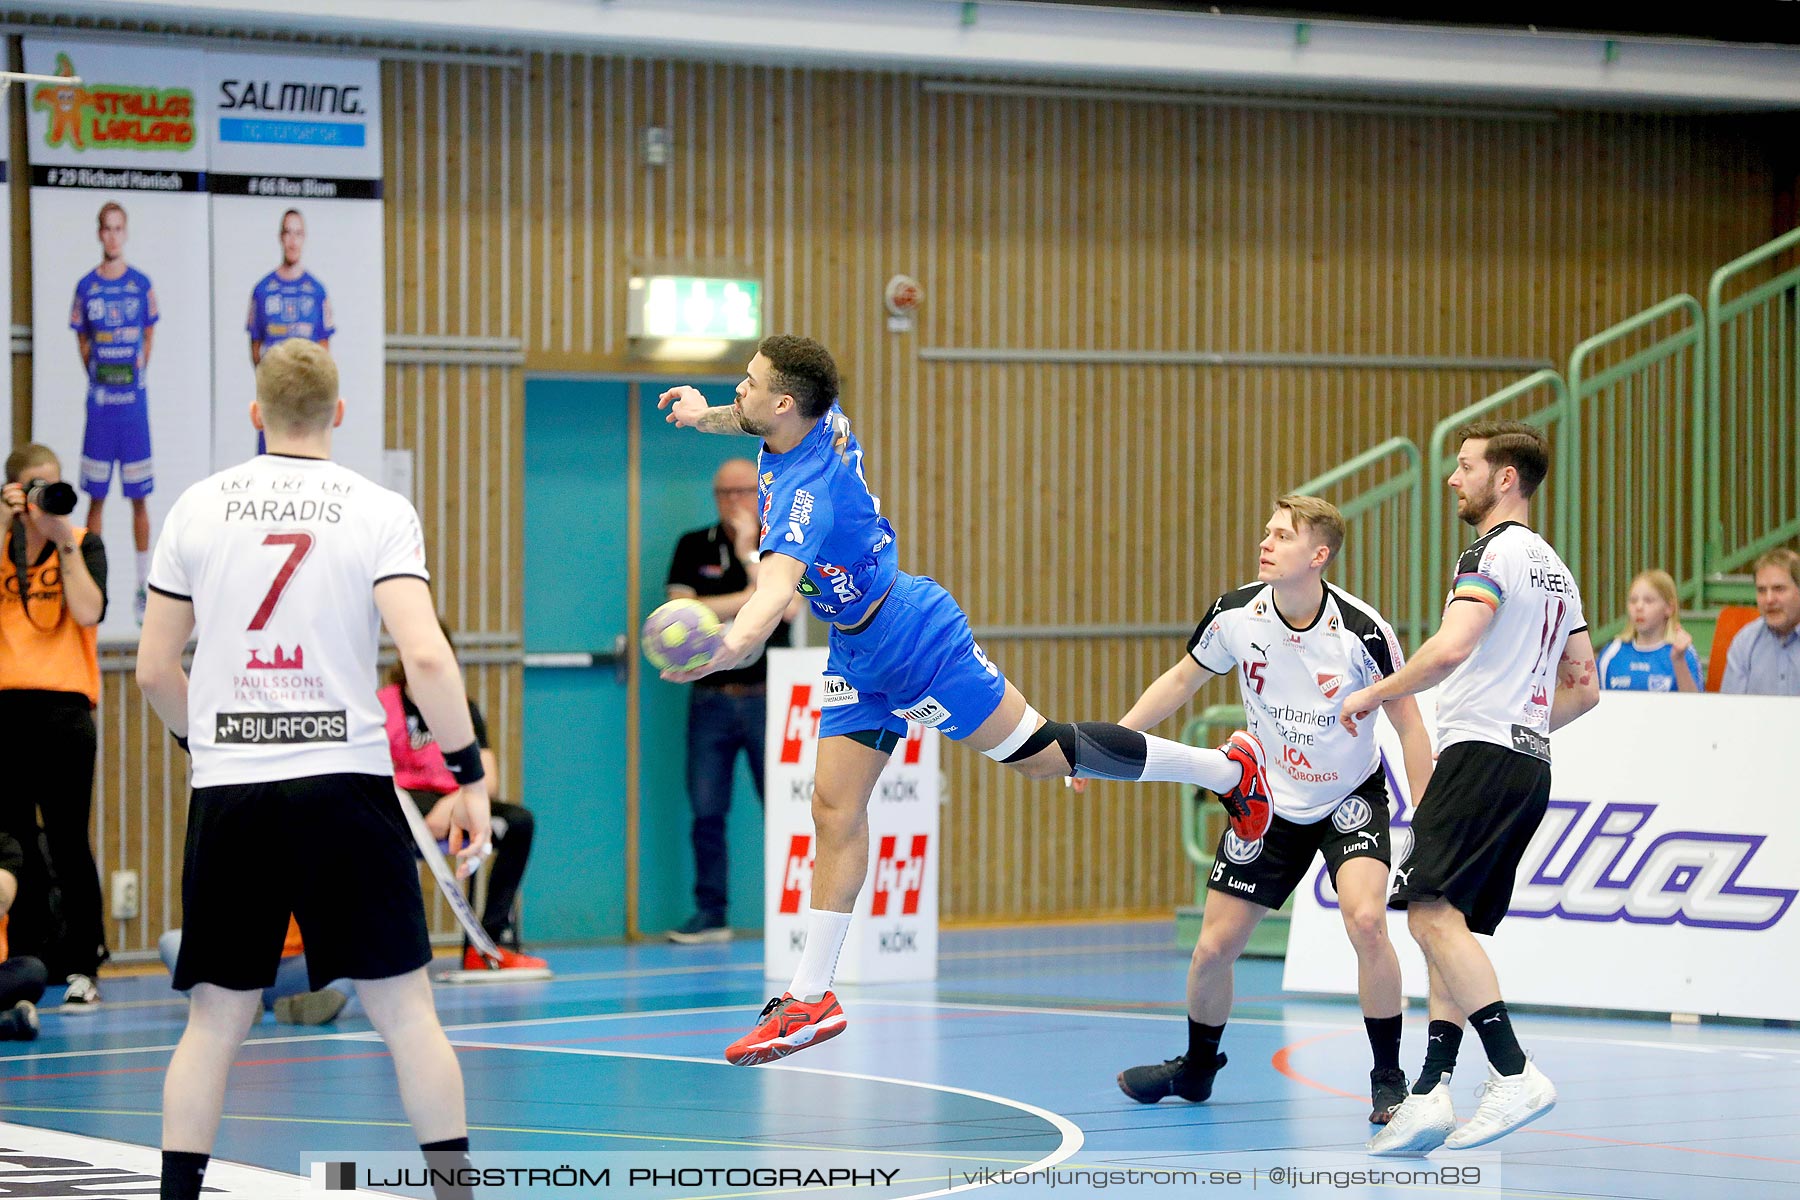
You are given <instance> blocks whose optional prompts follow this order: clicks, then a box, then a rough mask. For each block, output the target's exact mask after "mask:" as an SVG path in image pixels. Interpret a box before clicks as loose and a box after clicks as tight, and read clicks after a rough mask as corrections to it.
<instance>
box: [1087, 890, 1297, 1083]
mask: <svg viewBox="0 0 1800 1200" xmlns="http://www.w3.org/2000/svg"><path fill="white" fill-rule="evenodd" d="M1268 911H1269V910H1268V909H1266V908H1264V907H1263V906H1262V905H1260V904H1252V903H1251V902H1250V901H1248V900H1244V899H1241V898H1239V897H1237V896H1232V895H1228V894H1226V893H1224V892H1210V893H1208V895H1207V897H1206V915H1205V916H1204V917H1202V918H1201V921H1200V937H1199V940H1198V941H1196V942H1195V943H1194V957H1193V958H1192V959H1190V960H1189V962H1188V976H1187V1030H1188V1048H1187V1053H1186V1054H1180V1055H1177V1056H1176V1057H1174V1058H1171V1059H1169V1060H1168V1061H1167V1062H1161V1063H1151V1064H1147V1065H1145V1066H1141V1067H1131V1068H1129V1069H1127V1070H1125V1071H1121V1072H1120V1073H1119V1090H1120V1091H1122V1092H1124V1093H1125V1094H1126V1095H1127V1096H1130V1097H1131V1098H1132V1099H1133V1100H1136V1101H1137V1102H1138V1103H1140V1104H1155V1103H1156V1102H1157V1101H1158V1100H1161V1099H1162V1098H1163V1097H1165V1096H1180V1097H1181V1098H1182V1099H1183V1100H1192V1101H1195V1102H1196V1103H1198V1102H1199V1101H1202V1100H1205V1099H1207V1098H1208V1097H1210V1096H1211V1095H1212V1086H1213V1076H1215V1075H1217V1074H1218V1073H1219V1068H1221V1067H1223V1066H1224V1065H1225V1061H1226V1056H1225V1055H1223V1054H1220V1053H1219V1039H1220V1038H1222V1037H1223V1036H1224V1034H1225V1022H1226V1021H1227V1020H1229V1019H1230V1017H1231V998H1232V990H1233V989H1232V982H1233V981H1232V970H1233V968H1234V967H1235V966H1236V965H1237V960H1238V958H1239V956H1240V955H1242V954H1243V953H1244V947H1245V946H1247V945H1249V943H1250V935H1251V934H1252V933H1254V932H1255V931H1256V926H1257V923H1258V922H1260V921H1261V920H1262V919H1263V917H1264V916H1265V915H1266V914H1267V913H1268Z"/></svg>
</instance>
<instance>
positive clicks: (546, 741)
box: [522, 376, 762, 943]
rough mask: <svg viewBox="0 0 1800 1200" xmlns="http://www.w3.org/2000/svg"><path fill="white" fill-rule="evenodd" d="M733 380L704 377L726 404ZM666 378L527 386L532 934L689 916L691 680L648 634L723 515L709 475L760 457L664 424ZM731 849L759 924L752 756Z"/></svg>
mask: <svg viewBox="0 0 1800 1200" xmlns="http://www.w3.org/2000/svg"><path fill="white" fill-rule="evenodd" d="M684 382H686V381H684ZM735 384H736V380H735V379H733V380H731V381H729V382H725V381H714V382H711V383H702V384H700V385H699V386H700V387H701V390H702V391H703V392H705V393H706V396H707V398H708V399H709V400H711V401H712V402H713V403H715V404H720V403H726V402H728V401H729V400H730V399H731V391H732V388H733V387H734V386H735ZM668 386H670V385H669V383H668V382H667V381H663V380H653V379H649V378H645V379H641V380H630V379H594V378H568V377H560V376H554V377H553V376H546V377H537V378H530V379H528V380H527V381H526V384H525V552H524V571H525V578H524V592H525V627H524V639H525V653H526V667H525V672H524V674H525V700H524V729H523V730H522V733H523V738H522V744H523V753H524V764H523V765H524V772H525V780H524V786H525V802H526V803H527V804H529V805H530V806H531V808H532V810H533V812H534V814H535V815H536V820H537V829H538V836H537V840H536V844H535V846H534V849H533V852H532V863H531V868H530V871H529V872H528V873H527V875H526V877H525V926H526V933H527V935H528V936H529V938H530V939H531V941H532V942H534V943H547V942H572V941H594V940H609V939H618V938H623V937H626V936H628V935H629V934H631V933H633V932H642V933H643V934H645V935H648V936H660V935H661V933H662V932H663V931H664V930H666V929H668V928H670V927H672V926H675V925H678V924H680V923H681V922H682V921H684V920H685V919H686V918H687V916H688V915H689V914H690V913H691V912H692V911H693V908H694V897H693V887H694V866H693V853H692V850H691V848H690V843H689V840H688V830H689V824H690V816H689V808H688V800H687V790H686V786H687V785H686V779H687V702H688V689H687V688H685V687H678V686H675V685H672V684H667V683H664V682H662V680H661V679H659V678H657V676H656V673H655V672H654V671H653V670H651V669H650V667H649V665H648V664H647V663H645V662H644V660H643V657H642V655H641V653H640V652H639V651H638V648H637V641H638V629H639V627H640V626H641V625H642V623H643V619H644V617H645V616H646V615H648V614H649V612H650V611H651V610H652V609H653V608H655V607H656V606H657V605H658V604H661V603H662V601H663V598H664V590H663V589H664V581H665V580H666V579H667V577H668V570H669V559H670V557H671V555H672V554H673V553H674V549H675V542H676V540H677V539H678V538H679V537H680V536H681V535H682V534H683V533H684V532H686V531H688V530H690V529H699V528H703V527H705V526H708V525H711V524H712V523H714V522H715V521H717V520H718V509H717V507H716V506H715V504H714V502H713V497H712V476H713V472H714V471H715V470H716V469H717V468H718V466H719V464H720V463H721V462H723V461H725V460H726V459H727V458H734V457H740V456H741V457H746V458H754V457H755V456H756V449H757V443H756V442H755V441H754V440H752V439H750V438H744V437H718V436H709V435H706V434H699V433H696V432H694V431H693V430H691V429H690V430H677V429H675V428H674V427H673V426H670V425H668V424H666V423H665V422H664V420H663V414H662V413H660V412H658V411H657V409H656V396H657V395H658V393H660V392H661V391H662V390H663V389H664V388H665V387H668ZM621 637H622V638H623V642H622V643H621V642H620V639H621ZM619 645H622V646H623V651H624V653H623V655H622V656H621V658H620V659H619V660H618V661H617V662H614V661H613V659H612V654H613V652H614V649H615V647H616V646H619ZM588 655H591V656H593V657H592V665H584V664H585V663H586V662H587V661H588V660H587V659H586V658H585V657H584V656H588ZM727 841H728V845H729V846H730V848H731V910H730V913H729V919H730V921H731V923H732V925H734V926H736V927H738V928H752V929H753V928H757V927H760V926H761V924H762V811H761V808H760V807H759V806H758V805H757V803H756V795H755V792H754V791H753V790H752V787H751V781H750V775H749V771H748V770H747V769H746V768H745V766H744V765H743V761H742V759H741V758H740V760H739V764H738V767H737V779H736V782H735V786H734V795H733V803H732V809H731V817H730V821H729V825H728V829H727Z"/></svg>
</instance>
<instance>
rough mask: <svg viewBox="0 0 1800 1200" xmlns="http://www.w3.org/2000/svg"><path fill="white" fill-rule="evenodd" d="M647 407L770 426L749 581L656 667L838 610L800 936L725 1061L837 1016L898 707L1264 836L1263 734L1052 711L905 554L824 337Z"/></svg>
mask: <svg viewBox="0 0 1800 1200" xmlns="http://www.w3.org/2000/svg"><path fill="white" fill-rule="evenodd" d="M657 407H658V408H666V409H668V418H667V419H668V421H669V422H670V423H671V424H674V425H677V426H680V427H682V428H693V429H699V430H701V431H702V432H705V433H735V434H749V435H751V436H753V437H759V438H761V439H762V443H763V444H762V452H761V454H760V455H759V457H758V462H757V483H758V500H759V502H760V505H761V513H762V529H761V541H760V543H759V547H758V555H759V561H760V567H759V572H758V575H757V580H756V591H755V594H754V595H753V596H752V597H751V598H750V600H749V601H748V602H747V603H745V605H744V607H743V608H742V609H741V610H740V611H739V612H738V615H737V620H736V621H735V622H734V623H733V624H732V626H731V628H730V630H729V631H728V632H727V634H726V636H725V639H724V641H723V642H722V643H721V645H720V647H719V650H718V652H717V653H716V654H715V655H714V656H713V658H712V660H711V661H710V662H708V663H707V664H706V665H705V666H703V667H699V668H696V669H694V670H690V671H664V672H663V678H664V679H667V680H670V681H671V682H676V683H687V682H690V681H692V680H695V679H698V678H700V677H701V676H703V675H709V674H711V673H713V672H714V671H723V670H728V669H730V668H732V667H734V666H737V665H738V664H739V663H742V662H744V661H745V660H747V659H749V658H750V657H751V656H752V655H754V654H756V653H759V652H760V651H761V648H762V645H763V642H764V640H765V639H767V638H768V636H769V635H770V634H771V633H772V632H773V631H774V629H775V626H776V624H777V623H778V622H779V621H780V620H781V617H782V613H783V612H784V610H785V609H786V608H787V604H788V600H789V598H790V597H791V596H793V594H794V593H795V592H796V591H797V592H799V593H800V595H801V596H803V597H805V598H806V600H807V601H808V602H810V603H811V605H812V607H813V611H814V612H815V613H816V614H817V615H818V616H819V618H820V619H821V620H824V621H826V622H829V623H830V625H831V633H830V647H831V649H830V655H829V658H828V660H827V663H826V667H825V700H824V702H823V704H822V706H821V712H820V717H819V759H818V766H817V770H816V772H815V774H814V780H813V797H812V816H813V824H814V828H815V831H816V834H817V837H818V850H817V854H816V856H815V859H814V864H813V875H812V899H811V904H812V907H811V908H810V909H808V911H807V923H806V948H805V950H804V951H803V952H802V954H801V958H800V965H799V968H798V969H797V970H796V971H795V973H794V978H793V982H792V984H791V985H790V986H789V988H788V990H787V991H786V992H785V993H784V994H783V995H780V996H777V997H775V998H774V999H772V1000H770V1001H769V1003H768V1004H767V1005H766V1006H765V1007H764V1008H763V1010H762V1013H761V1015H760V1016H759V1017H758V1018H757V1020H756V1024H755V1027H754V1028H752V1029H751V1031H750V1032H749V1033H748V1034H746V1035H745V1036H744V1037H742V1038H740V1039H738V1040H737V1041H736V1042H733V1043H732V1044H731V1046H730V1047H728V1048H727V1049H726V1051H725V1058H726V1060H727V1061H728V1062H732V1063H737V1064H744V1065H748V1064H754V1063H763V1062H770V1061H773V1060H774V1059H778V1058H782V1057H784V1056H786V1055H788V1054H792V1053H793V1052H794V1051H796V1050H800V1049H804V1048H805V1047H807V1046H809V1045H814V1044H816V1043H818V1042H822V1041H825V1040H826V1039H828V1038H831V1037H835V1036H836V1035H837V1034H838V1033H840V1032H842V1031H843V1028H844V1024H845V1020H844V1012H843V1009H842V1007H841V1006H840V1005H839V1004H838V1000H837V997H836V996H835V995H834V994H833V993H832V991H831V982H832V974H833V972H834V971H835V970H836V967H837V958H838V953H839V951H840V950H841V949H842V947H843V944H844V935H845V933H846V932H847V931H848V930H849V927H850V914H851V910H852V908H853V907H854V906H855V904H856V896H857V893H858V892H860V891H861V890H862V886H863V881H864V878H865V877H866V876H867V874H868V867H869V823H868V805H869V796H870V794H871V793H872V792H873V791H874V788H875V782H876V778H877V777H878V776H879V775H880V774H881V771H882V768H883V767H884V766H886V765H887V760H888V755H889V754H890V753H892V751H893V748H894V746H895V744H896V743H897V742H899V741H900V739H901V738H903V737H905V736H906V727H907V724H908V722H912V723H915V724H918V725H923V726H927V727H929V728H933V729H936V730H937V731H938V732H939V733H942V734H944V735H945V736H946V737H949V738H951V739H952V740H954V741H959V742H964V743H967V744H968V745H969V746H970V747H972V748H974V749H976V750H979V751H980V752H981V753H983V754H985V755H987V756H988V757H989V758H992V759H994V760H995V761H996V762H1002V763H1005V764H1006V765H1007V766H1010V767H1012V768H1013V769H1014V770H1016V771H1019V772H1020V773H1021V774H1023V775H1025V776H1027V777H1028V778H1031V779H1055V778H1057V777H1059V776H1074V777H1076V778H1085V779H1127V780H1139V781H1143V782H1171V783H1189V784H1197V785H1199V786H1201V787H1205V788H1208V789H1210V790H1212V791H1214V792H1216V793H1218V794H1219V795H1220V796H1221V797H1223V798H1224V802H1225V807H1226V809H1227V811H1228V812H1229V813H1230V814H1231V818H1232V826H1233V828H1234V829H1236V830H1237V831H1238V834H1239V836H1241V837H1243V838H1245V839H1246V840H1251V841H1254V840H1255V839H1257V838H1259V837H1261V836H1262V834H1263V832H1264V830H1265V829H1266V828H1267V826H1268V824H1269V816H1270V810H1269V784H1268V778H1267V777H1266V776H1265V775H1264V773H1263V761H1262V752H1261V747H1260V746H1258V745H1257V743H1256V741H1255V739H1253V738H1251V737H1250V736H1249V735H1248V734H1243V733H1238V734H1233V735H1232V740H1231V741H1230V742H1228V743H1227V744H1226V745H1225V747H1223V748H1222V749H1219V750H1204V749H1200V748H1197V747H1193V746H1185V745H1182V744H1180V743H1178V742H1171V741H1167V740H1165V739H1163V738H1158V737H1152V736H1150V735H1148V734H1144V733H1139V732H1137V731H1136V730H1132V729H1126V728H1125V727H1124V726H1121V725H1108V724H1102V723H1099V722H1083V723H1080V724H1065V723H1063V722H1060V721H1047V720H1045V719H1044V718H1043V717H1042V716H1040V715H1039V714H1038V713H1037V711H1036V710H1035V709H1033V708H1032V707H1031V706H1030V705H1029V704H1027V703H1026V702H1025V697H1024V696H1023V695H1021V694H1020V692H1019V689H1018V688H1016V687H1014V686H1013V685H1012V684H1011V683H1008V682H1007V680H1006V677H1005V676H1004V675H1002V674H1001V673H1000V670H999V668H998V667H997V666H995V665H994V664H993V663H991V662H989V661H988V658H987V656H986V655H985V654H983V653H982V651H981V647H979V646H977V645H976V644H975V638H974V635H973V634H972V633H971V632H970V629H969V621H968V618H967V617H965V616H964V615H963V611H962V609H961V608H959V607H957V603H956V601H955V599H954V598H952V597H951V595H950V593H949V592H947V591H945V590H944V589H943V587H941V586H940V585H939V584H938V583H936V582H935V581H934V580H931V579H929V578H926V577H925V576H922V575H909V574H907V573H906V572H905V571H902V570H900V567H899V551H898V547H897V545H896V543H895V537H894V527H893V526H892V525H890V524H889V523H888V520H887V518H886V517H883V516H882V515H881V502H880V501H879V500H878V499H876V497H875V496H874V495H873V494H872V493H871V492H870V490H869V485H868V482H867V480H866V479H865V477H864V474H863V451H862V447H861V446H860V445H859V444H858V443H857V440H856V435H855V434H854V433H852V432H851V429H850V419H849V418H848V417H847V416H845V415H844V410H843V409H842V408H840V407H839V406H838V373H837V366H836V365H835V364H834V363H833V362H832V359H831V355H830V354H829V353H827V352H826V350H825V347H823V346H821V345H820V344H819V343H818V342H815V341H813V340H812V339H810V338H804V337H794V336H789V335H777V336H774V337H769V338H765V339H763V342H762V344H761V346H759V347H758V350H757V353H756V356H755V357H754V358H752V359H751V360H750V365H749V367H748V368H747V369H746V371H745V376H744V379H743V382H741V383H739V384H738V386H737V399H736V401H735V402H734V403H732V404H730V405H721V406H718V407H710V406H708V404H707V403H706V398H705V397H704V396H702V395H701V394H700V393H699V392H698V391H696V390H695V389H693V388H691V387H677V388H671V389H670V390H669V391H666V392H664V393H663V394H662V396H661V398H660V399H659V400H658V402H657Z"/></svg>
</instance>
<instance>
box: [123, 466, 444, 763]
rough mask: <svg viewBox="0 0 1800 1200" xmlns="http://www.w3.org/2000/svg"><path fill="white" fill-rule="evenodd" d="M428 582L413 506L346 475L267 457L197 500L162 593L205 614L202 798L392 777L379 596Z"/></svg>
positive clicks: (194, 698) (198, 735)
mask: <svg viewBox="0 0 1800 1200" xmlns="http://www.w3.org/2000/svg"><path fill="white" fill-rule="evenodd" d="M401 575H411V576H416V577H418V578H420V579H429V578H430V576H429V575H428V574H427V572H426V570H425V545H424V538H423V535H422V534H421V532H420V529H419V517H418V514H417V513H415V512H414V511H413V507H412V505H411V504H410V503H408V502H407V500H406V499H405V498H404V497H402V496H400V495H398V494H397V493H395V492H391V491H389V490H387V489H386V488H384V487H381V486H380V485H378V484H374V483H371V482H370V481H369V480H367V479H364V478H363V477H362V476H361V475H358V474H357V473H356V472H354V471H352V470H350V469H348V468H346V467H342V466H339V465H338V464H336V463H333V462H327V461H325V460H323V459H314V458H293V457H288V456H285V455H275V454H265V455H262V456H260V457H257V458H253V459H251V460H250V461H249V462H246V463H244V464H242V465H240V466H236V467H232V468H231V469H229V470H226V471H221V472H219V473H218V474H216V475H213V476H211V477H210V478H207V479H203V480H201V481H200V482H199V483H196V484H195V485H194V486H192V487H190V488H189V489H187V491H185V492H183V493H182V494H181V498H180V499H179V500H177V501H176V502H175V506H174V508H172V509H171V510H170V512H169V515H168V517H167V518H166V519H165V520H164V522H163V529H162V535H161V536H160V537H159V538H158V539H157V542H156V553H155V557H154V559H153V561H152V563H151V567H150V580H149V584H150V587H151V588H153V589H154V590H156V591H158V592H161V593H163V594H164V595H167V596H172V597H175V598H176V599H181V600H189V601H192V603H193V605H194V622H195V628H196V635H197V637H198V646H197V648H196V649H195V651H194V666H193V670H192V671H191V672H190V676H189V683H188V741H189V745H190V747H191V748H192V751H193V756H194V786H195V787H216V786H220V785H224V784H237V783H266V782H270V781H273V780H279V779H298V778H303V777H305V776H309V775H328V774H338V773H355V774H367V775H391V774H393V763H392V761H391V760H390V758H389V757H388V744H387V734H386V732H385V729H384V726H383V718H382V711H381V704H380V702H379V701H378V700H377V699H376V695H375V657H376V651H377V647H378V644H379V643H378V639H379V635H380V631H381V617H380V614H379V613H378V612H377V611H376V608H375V595H374V589H375V585H376V584H377V583H379V582H381V581H382V580H384V579H390V578H393V577H395V576H401Z"/></svg>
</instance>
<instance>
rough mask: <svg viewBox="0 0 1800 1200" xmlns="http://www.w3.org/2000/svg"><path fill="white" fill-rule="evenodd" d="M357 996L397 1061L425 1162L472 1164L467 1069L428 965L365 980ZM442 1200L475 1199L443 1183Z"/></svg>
mask: <svg viewBox="0 0 1800 1200" xmlns="http://www.w3.org/2000/svg"><path fill="white" fill-rule="evenodd" d="M356 995H357V998H358V999H360V1000H361V1001H362V1004H363V1009H364V1011H366V1012H367V1013H368V1014H369V1021H370V1023H371V1024H373V1025H374V1026H375V1031H376V1032H377V1033H379V1034H381V1040H382V1041H384V1042H386V1043H387V1048H388V1053H389V1054H390V1055H392V1056H393V1059H394V1073H395V1074H396V1075H397V1076H399V1079H400V1103H401V1105H402V1106H403V1107H404V1108H405V1109H406V1119H407V1120H408V1121H410V1122H412V1127H413V1136H414V1137H416V1138H418V1140H419V1149H421V1150H423V1151H424V1152H425V1161H426V1162H427V1163H428V1164H429V1165H431V1166H432V1167H435V1168H438V1169H439V1170H442V1171H452V1170H462V1169H467V1168H468V1166H469V1126H468V1119H467V1117H466V1115H465V1112H464V1109H463V1078H462V1068H461V1067H460V1066H459V1065H458V1064H457V1061H456V1051H455V1050H453V1049H451V1046H450V1039H449V1038H447V1037H445V1036H444V1027H443V1026H442V1025H440V1024H439V1023H438V1017H437V1009H436V1008H435V1007H433V1005H432V1002H431V982H430V980H428V979H427V978H426V975H425V968H423V967H420V968H419V969H418V970H416V971H408V972H407V973H406V974H404V975H395V976H393V977H392V978H390V979H359V980H357V981H356ZM437 1178H438V1177H437V1176H435V1175H434V1176H433V1185H432V1186H433V1189H434V1190H435V1193H436V1195H437V1200H470V1198H471V1197H473V1195H474V1192H473V1190H472V1189H470V1188H467V1187H456V1186H453V1185H449V1184H444V1183H439V1182H437Z"/></svg>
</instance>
